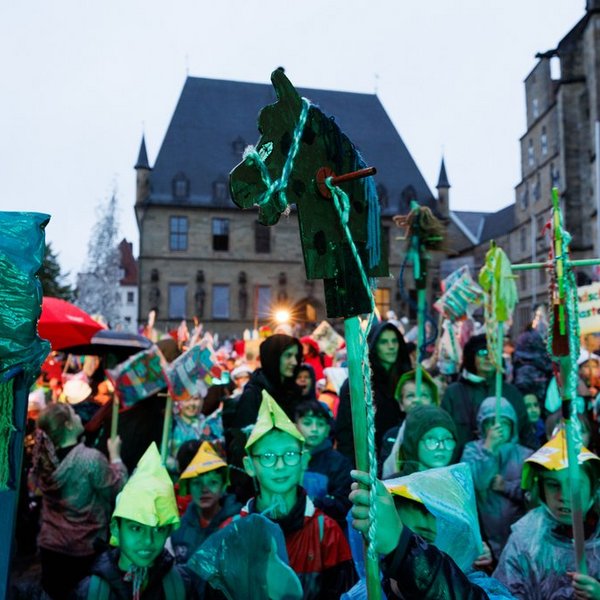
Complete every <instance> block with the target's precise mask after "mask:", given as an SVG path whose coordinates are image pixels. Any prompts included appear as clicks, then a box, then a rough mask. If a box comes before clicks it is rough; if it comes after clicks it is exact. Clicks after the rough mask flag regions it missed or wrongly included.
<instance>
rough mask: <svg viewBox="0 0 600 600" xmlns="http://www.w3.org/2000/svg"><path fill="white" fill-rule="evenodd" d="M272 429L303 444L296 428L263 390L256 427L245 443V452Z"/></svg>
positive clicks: (302, 439)
mask: <svg viewBox="0 0 600 600" xmlns="http://www.w3.org/2000/svg"><path fill="white" fill-rule="evenodd" d="M272 429H279V430H280V431H284V432H285V433H289V434H290V435H291V436H292V437H294V438H296V439H297V440H298V441H299V442H300V443H301V444H304V437H302V434H301V433H300V432H299V431H298V428H297V427H296V426H295V425H294V423H292V421H291V420H290V418H289V417H288V416H287V415H286V414H285V413H284V412H283V410H282V409H281V408H280V406H279V404H277V402H275V400H274V399H273V397H272V396H271V395H270V394H269V393H268V392H267V391H266V390H263V392H262V402H261V404H260V408H259V409H258V418H257V419H256V425H254V428H253V429H252V433H251V434H250V437H249V438H248V441H247V442H246V446H245V447H246V450H248V449H249V448H250V446H253V445H254V444H256V442H258V440H260V439H261V438H262V437H264V436H265V435H267V433H269V431H271V430H272Z"/></svg>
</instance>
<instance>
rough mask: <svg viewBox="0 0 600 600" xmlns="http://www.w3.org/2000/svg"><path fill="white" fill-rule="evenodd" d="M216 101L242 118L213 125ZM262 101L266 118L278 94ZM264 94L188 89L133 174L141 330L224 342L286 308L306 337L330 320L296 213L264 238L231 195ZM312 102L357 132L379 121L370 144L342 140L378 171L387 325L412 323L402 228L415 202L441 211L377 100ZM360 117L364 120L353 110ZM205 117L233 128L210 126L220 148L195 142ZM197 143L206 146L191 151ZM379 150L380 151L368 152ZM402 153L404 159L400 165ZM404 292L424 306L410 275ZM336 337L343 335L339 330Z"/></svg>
mask: <svg viewBox="0 0 600 600" xmlns="http://www.w3.org/2000/svg"><path fill="white" fill-rule="evenodd" d="M207 89H210V90H211V91H212V92H211V93H212V94H213V96H216V95H219V94H220V95H221V97H222V99H223V100H222V102H221V104H222V103H227V102H229V103H231V105H232V106H233V103H238V105H239V106H238V109H239V110H238V111H236V117H232V112H231V111H229V112H226V113H224V114H223V115H217V116H216V117H215V111H218V108H219V103H215V106H214V107H209V109H206V104H204V103H203V102H202V101H199V100H198V96H201V93H202V92H205V90H207ZM258 91H259V92H260V96H259V97H258V100H259V101H260V102H261V104H260V105H259V106H261V105H264V103H265V101H266V99H267V98H268V97H269V96H268V95H267V94H268V93H269V86H260V89H258ZM256 92H257V84H240V83H236V82H218V81H216V80H199V79H195V78H189V79H188V81H187V82H186V86H185V87H184V92H183V93H182V98H181V99H180V101H179V103H178V106H177V110H176V114H175V115H174V117H173V120H172V123H171V126H170V129H169V131H168V132H167V135H166V136H165V140H164V141H163V144H162V147H161V150H160V152H159V155H158V157H157V159H156V162H155V164H154V166H153V167H150V163H149V161H148V157H147V153H146V146H145V141H144V140H143V141H142V146H141V148H140V153H139V157H138V161H137V163H136V165H135V169H136V182H137V195H136V204H135V211H136V218H137V222H138V228H139V233H140V256H139V290H140V296H139V313H138V318H139V321H140V323H142V324H143V323H144V322H145V321H146V320H147V317H148V314H149V311H150V310H153V309H154V310H156V311H157V319H156V322H157V326H158V327H159V328H160V329H173V328H176V327H177V326H178V324H179V323H180V321H181V319H187V320H188V321H191V320H193V319H195V320H198V321H200V322H202V324H203V325H204V327H205V329H206V330H209V331H213V332H218V333H219V334H221V335H222V336H240V335H241V334H242V332H243V331H244V329H246V328H252V327H254V326H260V325H264V324H270V323H272V317H273V313H274V311H275V310H276V309H277V308H278V307H280V306H281V307H286V308H288V309H290V310H291V312H292V316H293V320H294V322H296V323H300V324H302V325H304V326H305V328H306V329H307V330H310V329H311V328H312V327H313V326H314V325H315V324H317V323H319V322H320V321H321V320H322V319H324V318H326V312H325V304H324V296H323V284H322V282H321V281H319V280H316V281H307V280H306V277H305V271H304V262H303V257H302V249H301V243H300V236H299V229H298V223H297V216H296V213H295V211H294V210H292V211H291V213H290V215H289V216H288V217H282V218H281V219H280V221H279V223H277V225H275V226H273V227H269V228H266V227H264V226H262V225H260V224H258V222H257V220H256V218H257V212H256V209H250V210H247V211H242V210H240V209H238V208H237V207H236V206H234V205H233V203H232V202H231V200H229V196H228V193H227V188H226V187H224V186H226V182H227V179H226V177H225V176H224V175H223V174H224V173H227V172H229V170H231V169H232V168H233V166H235V164H236V162H238V161H239V160H240V158H241V151H240V150H239V148H238V146H242V149H243V140H249V139H252V138H251V137H250V136H251V135H254V136H255V135H256V133H250V132H252V131H255V130H254V127H255V125H254V124H255V122H256V114H257V109H251V110H249V109H248V108H247V107H245V105H244V95H246V101H247V102H250V103H252V102H254V101H255V100H254V96H255V95H256ZM309 94H310V96H309ZM312 94H314V95H315V96H317V97H316V98H315V99H316V101H317V102H319V103H320V105H321V106H323V107H324V109H326V108H327V107H328V106H332V110H335V111H336V113H335V114H336V119H337V118H338V117H339V122H340V125H341V126H343V123H350V125H352V121H353V120H362V121H365V120H366V121H368V120H369V119H372V120H374V121H373V124H372V126H371V127H365V126H364V123H363V124H362V125H361V127H360V130H359V131H370V132H371V133H370V135H371V136H372V139H367V138H365V139H364V140H361V139H356V138H355V137H353V134H352V131H351V130H346V129H345V128H344V131H345V133H347V134H348V135H349V137H350V138H352V139H353V141H354V142H355V143H357V145H359V147H360V148H361V150H362V151H363V153H364V156H366V157H367V158H368V159H370V160H372V161H373V162H372V164H375V166H377V168H378V176H377V177H376V182H377V184H378V191H379V195H380V203H381V206H382V225H383V229H384V244H385V245H386V247H387V251H388V254H389V266H390V277H388V278H380V279H379V280H378V288H377V290H376V292H375V299H376V303H377V306H378V309H379V310H380V312H381V313H382V314H383V315H384V316H385V314H386V312H387V311H388V310H390V309H392V310H394V311H395V312H396V313H397V314H398V315H403V314H409V313H410V312H411V309H409V306H408V304H407V303H406V302H405V301H404V300H403V299H402V297H401V296H400V290H399V286H398V283H397V277H398V274H399V272H400V268H401V263H402V260H403V258H404V251H405V242H403V241H402V240H398V239H397V238H398V237H399V235H400V234H401V232H400V230H399V229H398V228H397V227H396V226H395V225H394V223H393V221H392V217H393V216H394V215H395V214H402V213H404V212H407V206H408V203H409V201H410V200H411V199H413V198H416V199H418V200H419V201H420V202H422V203H424V204H426V205H428V206H430V207H431V208H432V209H433V210H435V211H437V210H438V204H437V199H436V198H434V197H433V195H432V194H431V192H430V191H429V190H428V188H427V187H426V184H425V182H424V180H423V178H422V176H421V175H420V173H419V171H418V169H417V168H416V165H415V164H414V161H412V158H411V157H410V155H409V154H408V151H407V150H406V148H405V146H404V145H403V143H402V142H401V140H400V138H399V136H398V133H397V132H396V131H395V129H394V128H393V125H392V124H391V121H389V118H388V117H387V115H386V114H385V111H383V107H382V106H381V104H380V103H379V101H378V100H377V98H376V97H375V96H369V95H359V94H346V93H343V92H326V91H321V90H309V91H307V93H306V95H307V96H309V97H311V99H312V97H313V96H312ZM319 94H321V95H322V96H321V98H319V97H318V96H319ZM303 95H304V94H303ZM336 103H338V104H337V105H336ZM354 105H355V106H356V108H355V109H352V106H354ZM205 110H206V111H207V113H208V114H209V117H208V118H209V119H212V120H213V121H214V119H215V118H222V119H223V122H222V124H216V126H215V124H214V123H210V126H211V127H210V135H212V136H213V137H212V138H211V139H208V135H197V130H200V129H201V127H203V126H204V123H203V119H206V118H207V117H205V116H204V112H203V111H205ZM242 110H245V111H246V112H248V116H247V117H244V119H243V120H242V117H243V115H242V117H240V116H239V115H237V113H238V112H239V111H242ZM232 118H234V119H235V118H237V119H238V120H239V122H240V125H239V128H240V131H237V130H235V127H234V125H233V124H232V122H231V120H232ZM178 119H181V125H178ZM225 119H226V121H225ZM342 121H343V123H342ZM221 125H222V126H221ZM243 127H246V131H244V130H243ZM190 131H191V132H192V133H190ZM372 132H377V134H376V135H375V134H373V133H372ZM194 135H197V138H195V139H194V141H193V142H190V139H191V138H192V137H193V136H194ZM222 138H223V139H222ZM228 138H231V139H232V140H234V142H237V141H238V140H242V141H241V142H239V143H237V145H236V144H235V143H234V144H233V145H232V147H233V148H234V150H235V154H232V152H231V148H229V146H228V148H229V150H227V151H225V149H223V152H222V155H223V161H222V163H218V164H210V169H209V167H208V166H207V162H208V161H205V160H204V159H203V157H204V156H207V154H205V153H210V154H211V156H210V158H211V159H214V158H215V156H217V155H218V154H219V152H218V150H219V148H220V146H222V145H224V144H225V143H228V141H227V140H228ZM381 140H384V141H386V143H383V142H382V141H381ZM369 145H370V146H371V147H372V148H374V150H372V151H368V149H369ZM379 147H384V148H386V152H385V155H381V156H377V149H378V148H379ZM394 147H397V148H398V153H397V155H395V157H393V158H392V159H390V150H393V148H394ZM215 149H216V150H215ZM380 153H381V151H380ZM194 161H195V163H194ZM192 163H194V164H192ZM399 173H400V174H401V175H399ZM399 178H400V179H399ZM448 187H449V186H448ZM438 192H439V193H440V194H443V193H444V192H445V193H446V196H445V198H446V201H447V198H448V195H447V188H446V187H444V185H443V182H442V186H441V190H440V188H439V186H438ZM446 206H447V204H446ZM446 210H447V209H446ZM442 216H443V215H442ZM439 260H440V255H436V256H435V257H433V259H432V261H431V263H432V264H431V267H430V281H431V282H432V284H433V286H434V287H435V289H437V286H438V281H439V279H438V276H437V265H438V262H439ZM406 282H407V287H408V288H409V289H408V290H407V291H408V293H409V295H411V296H415V293H414V291H413V290H411V289H410V288H411V287H412V277H411V276H410V269H407V276H406ZM338 325H339V326H340V327H341V326H342V324H341V322H339V323H338Z"/></svg>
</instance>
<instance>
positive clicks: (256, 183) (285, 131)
mask: <svg viewBox="0 0 600 600" xmlns="http://www.w3.org/2000/svg"><path fill="white" fill-rule="evenodd" d="M271 82H272V84H273V87H274V88H275V93H276V95H277V101H276V102H275V103H274V104H270V105H268V106H265V107H264V108H263V109H262V110H261V111H260V114H259V116H258V129H259V131H260V134H261V135H260V138H259V140H258V142H257V143H256V145H255V146H249V147H248V148H247V149H246V151H245V152H244V158H243V160H242V162H241V163H239V164H238V165H237V166H236V167H235V168H234V169H233V170H232V171H231V173H230V176H229V185H230V191H231V197H232V198H233V201H234V202H235V204H237V205H238V206H239V207H240V208H243V209H249V208H252V207H254V206H258V209H259V210H258V220H259V222H260V223H262V224H263V225H274V224H276V223H277V222H278V220H279V218H280V216H281V214H282V213H284V214H287V213H288V212H289V211H290V208H291V206H292V205H294V204H295V205H296V207H297V209H298V221H299V226H300V240H301V243H302V253H303V256H304V266H305V269H306V278H307V279H323V280H324V288H325V302H326V306H327V316H328V317H331V318H333V317H344V318H347V317H350V316H356V315H359V314H363V313H368V312H370V311H371V309H372V299H371V296H370V293H369V291H368V290H367V289H364V285H363V283H364V277H363V274H364V275H366V276H367V277H381V276H387V275H388V265H387V256H386V255H385V248H384V247H383V245H382V243H381V235H382V234H381V228H380V213H379V201H378V198H377V192H376V190H375V184H374V182H373V179H372V177H371V176H370V175H371V174H372V170H370V171H365V168H366V164H365V163H364V161H363V159H362V157H361V156H360V154H359V152H358V150H357V149H356V148H355V146H354V145H353V144H352V142H351V141H350V140H349V139H348V137H347V136H346V135H344V133H342V131H341V130H340V128H339V127H338V125H337V124H336V122H335V120H334V119H333V118H330V117H328V116H327V115H325V113H324V112H323V111H322V110H321V109H320V108H318V107H317V106H315V105H314V104H312V103H311V102H310V101H309V100H307V99H306V98H301V97H300V95H299V94H298V92H297V91H296V89H295V88H294V86H293V85H292V84H291V83H290V81H289V79H288V78H287V77H286V75H285V73H284V72H283V69H277V70H275V71H273V73H272V74H271ZM332 185H333V186H336V185H338V186H340V188H341V189H342V190H343V192H345V194H346V196H347V197H346V200H343V199H342V200H341V205H340V204H339V201H338V199H337V198H336V197H333V198H332V193H331V187H330V186H332ZM333 195H334V196H335V193H334V194H333ZM340 211H341V214H342V220H341V219H340V216H339V214H340ZM345 227H347V228H348V230H349V233H350V236H348V235H347V234H346V232H345ZM349 237H350V238H351V240H350V239H349ZM357 259H358V263H357Z"/></svg>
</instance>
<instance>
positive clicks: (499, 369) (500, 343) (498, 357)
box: [496, 321, 504, 425]
mask: <svg viewBox="0 0 600 600" xmlns="http://www.w3.org/2000/svg"><path fill="white" fill-rule="evenodd" d="M496 335H497V337H498V339H497V343H496V425H498V423H500V403H501V400H502V354H503V350H504V322H503V321H500V322H499V323H498V332H497V334H496Z"/></svg>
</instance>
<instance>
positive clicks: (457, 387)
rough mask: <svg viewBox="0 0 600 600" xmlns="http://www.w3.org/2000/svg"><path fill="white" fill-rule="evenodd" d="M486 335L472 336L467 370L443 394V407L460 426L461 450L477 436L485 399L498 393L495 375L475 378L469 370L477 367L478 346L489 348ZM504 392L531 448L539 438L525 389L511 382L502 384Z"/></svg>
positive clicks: (521, 439)
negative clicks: (520, 388) (518, 387)
mask: <svg viewBox="0 0 600 600" xmlns="http://www.w3.org/2000/svg"><path fill="white" fill-rule="evenodd" d="M486 347H487V345H486V338H485V335H477V336H474V337H472V338H471V339H470V340H469V341H468V342H467V343H466V344H465V347H464V350H463V369H464V371H467V377H465V376H464V373H463V374H462V375H461V376H460V378H459V380H458V381H456V382H455V383H452V384H451V385H449V386H448V387H447V388H446V391H445V392H444V397H443V398H442V408H443V409H444V410H446V411H447V412H448V413H450V416H451V417H452V419H453V420H454V423H455V424H456V430H457V436H458V437H457V442H458V444H457V448H456V451H457V452H459V453H460V452H462V449H463V448H464V445H465V444H466V443H467V442H470V441H472V440H476V439H477V437H478V435H477V429H478V426H477V412H478V410H479V406H480V405H481V403H482V402H483V401H484V400H485V399H486V398H488V397H489V396H495V395H496V386H495V379H494V378H493V377H492V378H491V379H487V380H483V381H475V380H473V379H470V378H469V375H468V374H474V373H476V371H477V368H476V366H475V354H476V352H477V350H479V349H481V348H486ZM502 396H503V397H504V398H506V399H507V400H508V401H509V402H510V403H511V404H512V407H513V408H514V409H515V413H516V414H517V420H518V422H519V442H520V443H521V444H523V445H524V446H527V447H528V448H536V447H537V446H536V444H537V442H536V439H535V435H534V434H533V432H532V430H531V427H530V425H529V420H528V418H527V409H526V408H525V403H524V401H523V396H522V395H521V392H519V390H518V389H517V388H516V387H515V386H514V385H511V384H510V383H506V382H504V383H503V384H502Z"/></svg>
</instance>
